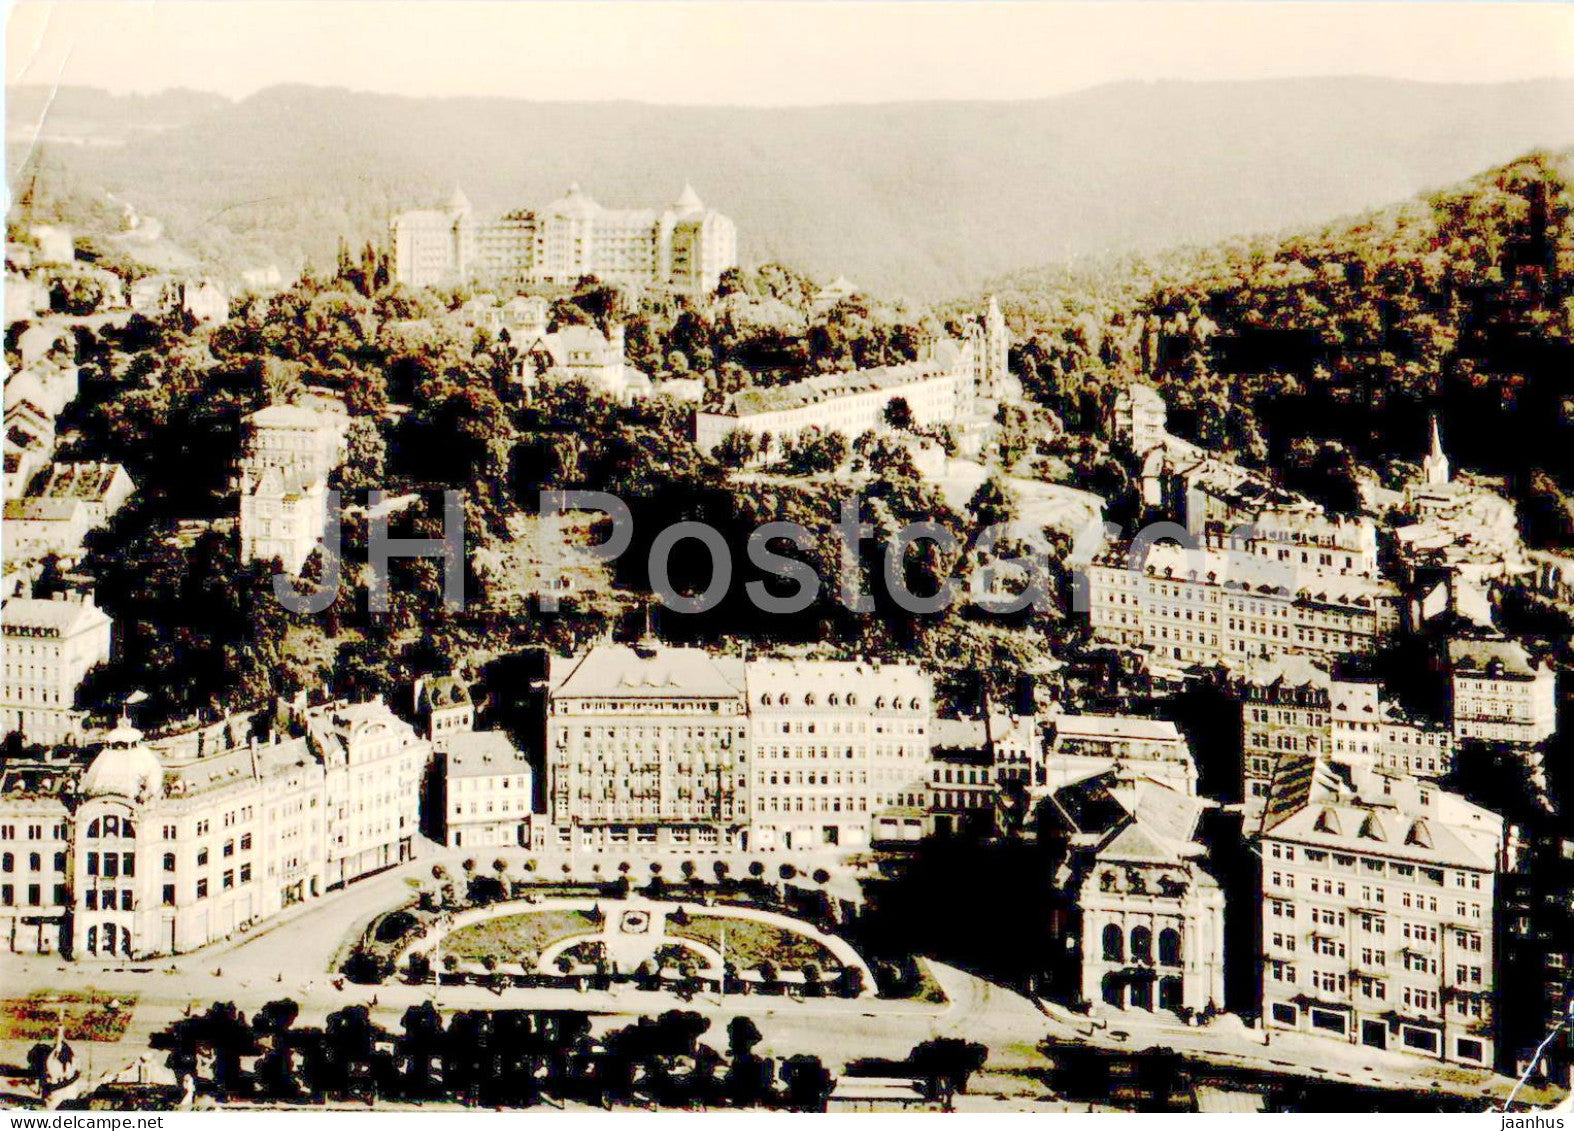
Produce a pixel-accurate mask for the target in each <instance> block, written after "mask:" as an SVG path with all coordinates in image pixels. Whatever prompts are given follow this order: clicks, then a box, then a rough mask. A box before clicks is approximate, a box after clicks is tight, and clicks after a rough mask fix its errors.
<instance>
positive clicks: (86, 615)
mask: <svg viewBox="0 0 1574 1131" xmlns="http://www.w3.org/2000/svg"><path fill="white" fill-rule="evenodd" d="M0 634H3V640H4V655H3V658H0V663H3V665H4V678H3V680H0V732H3V733H5V734H12V733H18V734H20V735H21V736H22V739H23V740H24V741H26V742H37V743H43V744H45V745H52V744H56V743H62V742H74V741H78V740H80V739H81V738H82V737H83V734H84V730H85V724H86V718H85V715H84V713H83V712H82V711H80V710H78V709H77V706H76V697H77V692H78V690H79V689H80V688H81V686H82V680H83V679H84V678H85V677H86V676H87V673H88V672H89V671H90V670H92V668H93V667H94V666H95V665H97V664H101V663H105V662H107V661H108V660H109V656H110V644H111V625H110V620H109V617H107V616H106V615H104V613H103V611H102V610H100V609H99V607H98V606H97V605H95V604H94V603H93V601H92V600H91V599H90V598H84V597H71V596H67V595H58V596H57V598H56V599H55V600H49V601H45V600H40V599H37V598H33V597H11V598H8V599H7V600H6V602H5V604H4V605H3V606H0Z"/></svg>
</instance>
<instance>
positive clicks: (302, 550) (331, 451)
mask: <svg viewBox="0 0 1574 1131" xmlns="http://www.w3.org/2000/svg"><path fill="white" fill-rule="evenodd" d="M348 430H349V418H348V417H347V416H346V415H345V413H344V410H343V408H342V406H339V405H338V404H336V403H333V402H318V403H315V404H311V405H271V406H269V407H268V408H265V409H261V410H259V411H258V412H254V413H252V414H251V415H250V416H249V417H247V418H246V441H245V448H244V449H243V451H242V453H241V457H240V461H239V471H240V478H239V489H240V523H239V530H240V554H241V560H243V561H252V560H261V561H269V560H272V559H274V558H277V559H278V560H279V561H280V562H282V563H283V565H284V567H285V568H286V569H288V570H289V571H290V572H292V573H296V572H299V571H300V568H301V566H302V565H304V564H305V562H306V559H307V558H308V557H310V556H311V553H312V550H313V549H315V548H316V546H317V543H318V542H319V541H320V540H321V539H322V535H323V531H324V530H325V529H326V526H327V511H326V509H325V506H326V498H327V487H328V483H327V480H328V473H329V472H331V471H332V470H333V469H334V468H335V467H337V466H338V465H339V463H340V462H341V461H342V460H343V459H344V455H345V438H346V435H347V433H348Z"/></svg>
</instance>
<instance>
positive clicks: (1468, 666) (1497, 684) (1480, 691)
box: [1448, 639, 1558, 745]
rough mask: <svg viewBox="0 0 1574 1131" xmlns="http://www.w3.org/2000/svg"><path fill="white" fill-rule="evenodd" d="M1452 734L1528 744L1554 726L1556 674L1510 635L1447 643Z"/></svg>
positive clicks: (1487, 740) (1553, 728)
mask: <svg viewBox="0 0 1574 1131" xmlns="http://www.w3.org/2000/svg"><path fill="white" fill-rule="evenodd" d="M1448 668H1449V677H1450V681H1451V690H1452V692H1453V696H1452V716H1453V726H1454V737H1455V738H1459V739H1476V740H1479V741H1482V742H1511V743H1523V744H1526V745H1533V744H1535V743H1537V742H1541V741H1543V740H1544V739H1547V738H1550V737H1551V736H1552V733H1553V731H1555V730H1556V729H1557V725H1558V719H1557V676H1556V675H1555V674H1554V672H1553V670H1552V668H1551V666H1550V665H1546V664H1538V663H1536V662H1535V661H1534V660H1532V659H1531V657H1530V656H1529V654H1528V653H1527V652H1526V651H1525V649H1524V648H1523V647H1522V646H1521V645H1520V644H1518V643H1516V642H1514V641H1512V640H1503V639H1495V640H1464V639H1456V640H1450V641H1449V642H1448Z"/></svg>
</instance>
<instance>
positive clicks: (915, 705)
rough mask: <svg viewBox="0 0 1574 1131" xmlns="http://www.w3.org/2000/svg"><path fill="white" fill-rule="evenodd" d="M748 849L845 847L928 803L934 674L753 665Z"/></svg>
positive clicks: (909, 669) (886, 667)
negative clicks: (900, 811)
mask: <svg viewBox="0 0 1574 1131" xmlns="http://www.w3.org/2000/svg"><path fill="white" fill-rule="evenodd" d="M747 672H748V704H749V705H748V712H749V730H750V734H751V736H752V738H751V742H752V750H751V751H750V755H751V757H750V768H751V773H750V789H749V793H750V803H751V805H752V807H753V811H752V813H751V814H750V820H749V824H750V833H749V847H751V848H794V849H803V848H837V847H841V848H847V847H853V848H857V847H862V846H864V845H867V844H868V843H869V841H870V839H871V833H872V830H873V822H874V817H875V815H876V814H878V813H880V812H881V811H882V810H885V809H891V808H923V807H925V806H926V805H927V803H928V801H929V789H928V778H929V776H930V766H929V755H930V736H929V730H930V723H931V719H932V716H933V711H934V680H933V679H932V678H931V677H930V676H929V675H928V674H926V673H925V672H923V671H922V670H921V669H919V668H918V667H916V666H915V665H911V664H876V663H864V662H857V661H834V660H752V661H750V662H749V664H748V668H747Z"/></svg>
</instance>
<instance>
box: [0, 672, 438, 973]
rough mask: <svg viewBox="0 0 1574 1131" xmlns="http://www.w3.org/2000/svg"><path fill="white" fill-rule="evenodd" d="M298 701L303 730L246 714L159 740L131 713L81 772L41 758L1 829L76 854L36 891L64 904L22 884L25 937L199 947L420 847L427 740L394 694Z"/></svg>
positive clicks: (52, 943) (15, 928)
mask: <svg viewBox="0 0 1574 1131" xmlns="http://www.w3.org/2000/svg"><path fill="white" fill-rule="evenodd" d="M291 714H293V719H294V720H296V722H297V724H299V725H301V727H302V728H304V730H305V731H307V733H305V736H299V738H285V736H283V735H282V733H279V731H274V733H271V735H258V733H257V725H255V719H252V717H244V716H242V717H231V719H227V720H224V722H220V724H214V725H211V727H205V728H200V730H195V731H184V733H179V735H175V736H170V738H167V739H159V741H156V742H148V741H143V736H142V735H140V733H139V731H137V730H134V728H131V727H127V725H124V724H123V725H121V727H118V728H116V730H113V731H110V733H109V735H107V736H105V739H104V747H102V750H101V752H99V753H98V755H96V757H94V758H93V761H91V763H90V764H88V768H87V771H85V772H82V774H80V777H77V775H76V774H74V772H72V771H69V769H68V768H61V766H57V764H52V763H47V761H46V763H35V764H30V766H28V768H27V777H28V780H27V788H24V790H20V791H17V793H14V794H13V793H5V794H0V842H8V840H17V838H20V837H22V835H24V831H25V832H27V835H28V837H31V835H33V834H31V826H33V824H38V826H39V829H49V835H50V837H54V838H55V840H57V842H61V843H60V848H61V851H63V853H65V867H63V868H55V870H54V873H50V875H52V876H55V873H58V878H54V879H52V881H50V884H49V886H47V889H46V886H44V884H39V886H38V889H39V890H38V892H36V895H38V897H39V898H44V895H46V890H47V892H52V893H57V895H50V897H49V898H54V900H55V903H54V904H49V903H44V904H35V903H33V898H35V890H33V884H28V886H27V889H25V892H24V889H22V887H17V889H16V892H14V898H16V903H17V906H19V908H25V911H27V912H28V917H25V919H22V920H20V925H17V923H16V922H13V925H11V931H9V934H8V941H9V944H11V945H13V949H16V950H27V952H50V950H63V952H68V953H69V955H71V956H72V958H146V956H151V955H168V953H179V952H186V950H194V949H197V947H201V945H206V944H209V942H212V941H216V939H222V938H227V936H230V934H233V933H235V931H239V930H246V928H247V927H249V925H252V923H255V922H258V920H263V919H266V917H269V915H272V914H277V912H279V911H280V909H283V908H285V906H290V904H291V903H297V901H301V900H309V898H315V897H318V895H321V893H323V892H326V890H327V889H331V887H334V886H338V884H343V882H349V881H353V879H356V878H359V876H364V875H367V873H370V871H375V870H378V868H382V867H387V865H392V864H397V862H398V860H403V859H409V856H411V853H412V851H414V840H412V837H414V827H416V807H417V802H419V790H417V783H419V782H417V779H419V772H420V771H419V768H420V764H422V763H423V761H425V750H427V746H425V742H422V741H419V739H416V738H414V735H412V733H411V731H409V727H406V725H405V724H401V722H400V720H398V719H395V717H393V714H392V713H390V711H389V709H387V708H386V706H384V705H382V703H359V705H348V703H331V705H324V706H318V708H307V706H293V708H291ZM44 810H47V812H44ZM50 813H54V816H55V823H54V824H47V823H44V818H46V816H49V815H50ZM42 838H44V834H42V832H41V834H39V835H38V837H35V840H42ZM52 859H55V860H58V859H60V857H58V856H55V857H52ZM3 864H5V859H3V856H0V865H3ZM55 884H60V886H63V890H61V889H60V887H55ZM5 895H6V892H5V889H3V887H0V901H3V897H5ZM60 895H63V897H65V898H63V900H61V898H58V897H60ZM35 908H38V911H36V912H35Z"/></svg>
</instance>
